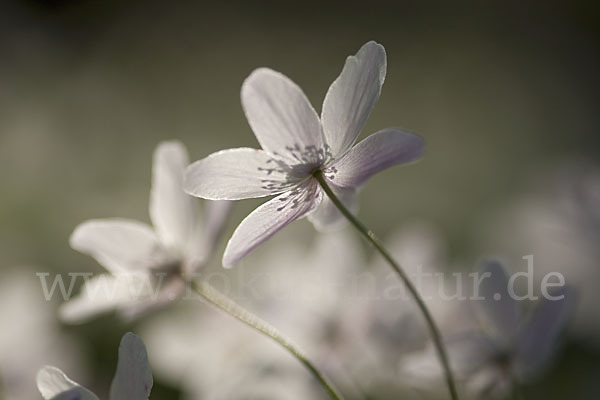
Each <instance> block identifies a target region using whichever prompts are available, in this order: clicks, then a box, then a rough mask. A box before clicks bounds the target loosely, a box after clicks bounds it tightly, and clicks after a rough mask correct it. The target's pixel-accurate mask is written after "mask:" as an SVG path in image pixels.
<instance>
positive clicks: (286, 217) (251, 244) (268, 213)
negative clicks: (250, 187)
mask: <svg viewBox="0 0 600 400" xmlns="http://www.w3.org/2000/svg"><path fill="white" fill-rule="evenodd" d="M319 201H320V189H319V186H318V184H317V183H316V182H315V181H314V180H312V179H311V180H309V181H308V182H306V183H304V184H303V185H301V186H298V187H297V188H295V189H294V190H293V191H290V192H286V193H283V194H281V195H279V196H277V197H275V198H274V199H272V200H269V201H268V202H266V203H264V204H263V205H261V206H260V207H258V208H257V209H256V210H254V211H253V212H252V213H250V215H248V216H247V217H246V218H245V219H244V220H243V221H242V222H241V223H240V225H239V226H238V227H237V229H236V230H235V232H234V233H233V236H232V237H231V239H229V243H227V248H226V249H225V254H224V255H223V266H224V267H226V268H230V267H232V266H233V265H234V264H235V263H236V262H238V261H239V260H241V259H242V258H243V257H245V256H246V255H248V254H249V253H250V252H252V251H253V250H254V249H256V248H257V247H258V246H259V245H261V244H262V243H263V242H264V241H266V240H267V239H269V238H270V237H271V236H273V235H274V234H275V233H277V232H279V231H280V230H281V229H283V227H285V226H286V225H287V224H289V223H291V222H292V221H294V220H296V219H299V218H302V217H304V216H305V215H306V214H308V213H309V212H310V211H312V210H313V209H314V208H315V207H316V206H317V205H318V204H319Z"/></svg>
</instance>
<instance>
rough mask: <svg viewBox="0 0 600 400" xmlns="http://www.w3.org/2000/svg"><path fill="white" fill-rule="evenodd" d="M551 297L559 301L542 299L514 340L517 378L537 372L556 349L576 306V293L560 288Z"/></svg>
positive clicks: (547, 362) (547, 361)
mask: <svg viewBox="0 0 600 400" xmlns="http://www.w3.org/2000/svg"><path fill="white" fill-rule="evenodd" d="M550 294H551V295H552V296H553V297H559V296H564V297H563V298H562V300H550V299H544V300H541V304H539V305H538V307H537V309H535V310H534V312H533V314H532V315H531V318H530V319H529V321H527V322H526V323H525V324H523V325H522V327H521V329H520V330H519V335H518V337H517V364H516V367H515V368H516V369H517V373H518V374H519V375H521V377H522V376H524V375H527V376H528V377H529V376H531V375H536V374H538V373H540V372H541V371H542V370H543V368H544V367H546V366H547V365H548V364H549V361H550V360H551V358H552V356H553V355H554V354H555V353H556V351H557V350H558V345H559V343H558V338H559V336H560V334H561V333H562V332H563V330H564V329H565V325H566V324H567V322H568V321H569V318H570V317H571V315H572V313H573V310H574V305H575V300H576V299H575V293H574V292H573V291H572V290H571V289H569V288H568V287H564V286H563V287H562V288H560V289H558V290H556V291H555V292H553V293H550Z"/></svg>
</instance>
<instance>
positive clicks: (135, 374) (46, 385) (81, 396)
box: [37, 332, 153, 400]
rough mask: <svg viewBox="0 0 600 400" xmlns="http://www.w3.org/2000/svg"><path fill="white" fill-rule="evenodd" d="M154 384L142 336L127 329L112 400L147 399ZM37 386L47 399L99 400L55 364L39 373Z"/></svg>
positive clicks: (113, 383)
mask: <svg viewBox="0 0 600 400" xmlns="http://www.w3.org/2000/svg"><path fill="white" fill-rule="evenodd" d="M152 384H153V379H152V371H151V370H150V365H149V364H148V355H147V354H146V347H145V346H144V343H143V342H142V340H141V339H140V338H139V337H137V336H136V335H134V334H133V333H130V332H128V333H126V334H125V335H124V336H123V338H122V339H121V344H120V345H119V361H118V364H117V371H116V372H115V377H114V378H113V381H112V384H111V386H110V396H109V399H110V400H148V397H149V396H150V391H151V390H152ZM37 386H38V390H39V391H40V393H41V394H42V397H43V398H44V399H45V400H98V397H97V396H96V395H95V394H94V393H92V392H91V391H89V390H88V389H86V388H84V387H83V386H81V385H79V384H78V383H76V382H74V381H72V380H71V379H69V378H68V377H67V376H66V375H65V374H64V373H63V372H62V371H61V370H60V369H58V368H56V367H52V366H46V367H44V368H42V369H41V370H40V371H39V372H38V375H37Z"/></svg>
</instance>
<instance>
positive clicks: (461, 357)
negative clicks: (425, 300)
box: [400, 333, 496, 383]
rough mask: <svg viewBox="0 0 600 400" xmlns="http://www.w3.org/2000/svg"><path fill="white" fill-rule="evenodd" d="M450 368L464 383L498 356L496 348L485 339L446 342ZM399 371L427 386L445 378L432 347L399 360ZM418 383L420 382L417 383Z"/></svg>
mask: <svg viewBox="0 0 600 400" xmlns="http://www.w3.org/2000/svg"><path fill="white" fill-rule="evenodd" d="M444 343H445V344H444V345H445V347H446V351H447V353H448V359H449V361H450V368H451V369H452V371H453V372H454V374H455V375H456V377H457V378H459V379H463V378H465V377H467V376H469V375H471V374H472V373H473V372H475V371H477V370H479V369H480V368H482V367H483V366H484V365H485V364H486V362H487V361H489V360H490V358H491V357H492V356H493V355H494V354H495V351H496V348H495V346H494V344H493V342H492V341H491V340H490V338H489V337H487V336H486V335H481V334H476V333H473V334H466V335H461V336H457V337H454V338H452V339H447V340H444ZM400 370H401V372H403V373H404V374H405V375H406V377H407V378H409V379H411V381H413V380H414V379H416V380H420V381H421V383H425V382H427V381H431V380H437V379H440V378H441V377H442V376H443V373H444V372H443V369H442V364H441V363H440V361H439V358H438V354H437V351H436V350H435V348H434V347H433V345H428V346H427V347H426V348H425V349H424V350H423V351H420V352H416V353H413V354H410V355H408V356H405V357H403V358H402V359H401V360H400ZM415 383H418V382H415Z"/></svg>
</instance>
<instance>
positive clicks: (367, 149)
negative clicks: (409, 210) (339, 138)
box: [325, 128, 425, 187]
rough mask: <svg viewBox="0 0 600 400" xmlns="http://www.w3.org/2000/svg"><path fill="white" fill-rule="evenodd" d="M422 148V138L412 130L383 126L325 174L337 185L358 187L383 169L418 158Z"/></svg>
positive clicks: (423, 144)
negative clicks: (384, 127)
mask: <svg viewBox="0 0 600 400" xmlns="http://www.w3.org/2000/svg"><path fill="white" fill-rule="evenodd" d="M424 148H425V141H424V140H423V138H422V137H421V136H419V135H417V134H415V133H410V132H405V131H401V130H398V129H393V128H388V129H384V130H381V131H379V132H376V133H374V134H372V135H370V136H369V137H367V138H366V139H365V140H363V141H362V142H360V143H359V144H357V145H356V146H354V147H353V148H352V149H351V150H350V151H349V152H348V153H346V155H345V156H343V157H342V158H341V159H339V160H338V161H336V162H334V163H333V164H332V165H331V166H329V167H328V168H326V169H325V173H326V175H327V176H328V178H329V179H331V180H332V181H333V182H334V183H335V184H336V185H338V186H341V187H359V186H360V185H362V184H363V183H365V182H366V181H367V180H368V179H369V178H370V177H371V176H373V175H374V174H376V173H378V172H380V171H383V170H384V169H386V168H389V167H392V166H394V165H397V164H403V163H408V162H411V161H415V160H417V159H419V158H420V157H421V156H422V154H423V150H424Z"/></svg>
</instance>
